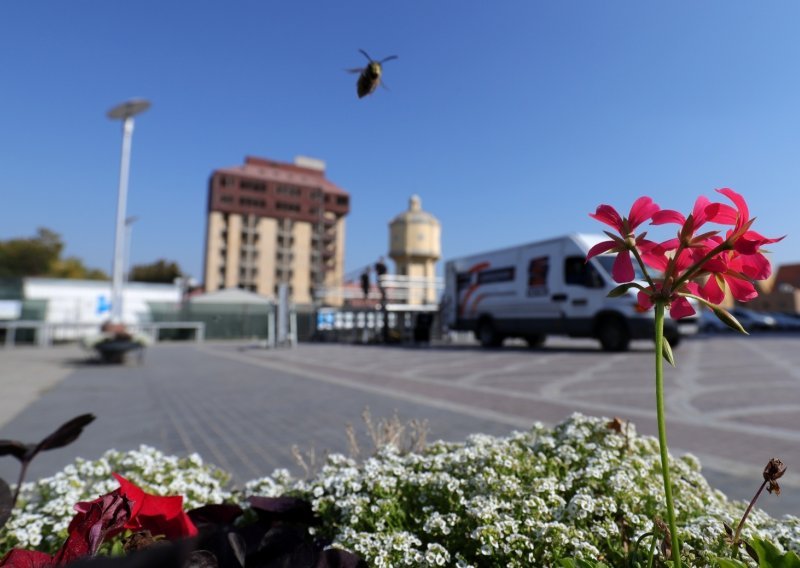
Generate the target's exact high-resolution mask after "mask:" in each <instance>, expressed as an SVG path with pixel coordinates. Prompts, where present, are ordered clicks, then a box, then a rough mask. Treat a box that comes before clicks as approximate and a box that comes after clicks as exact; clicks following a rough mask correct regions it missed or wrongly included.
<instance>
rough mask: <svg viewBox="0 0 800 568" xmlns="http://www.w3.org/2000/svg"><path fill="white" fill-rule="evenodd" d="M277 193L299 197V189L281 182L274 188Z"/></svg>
mask: <svg viewBox="0 0 800 568" xmlns="http://www.w3.org/2000/svg"><path fill="white" fill-rule="evenodd" d="M275 191H276V192H277V194H278V195H291V196H292V197H300V193H301V190H300V188H299V187H297V186H295V185H285V184H281V185H279V186H278V187H277V189H276V190H275Z"/></svg>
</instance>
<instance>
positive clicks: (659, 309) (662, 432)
mask: <svg viewBox="0 0 800 568" xmlns="http://www.w3.org/2000/svg"><path fill="white" fill-rule="evenodd" d="M664 309H665V302H664V301H663V300H657V301H656V303H655V312H656V317H655V327H656V415H657V419H658V447H659V449H660V450H661V475H662V477H663V478H664V496H665V497H666V499H667V520H668V521H669V531H670V533H672V534H671V538H672V559H673V561H674V566H675V568H681V544H680V540H679V538H678V526H677V524H676V523H675V507H674V505H673V502H672V483H671V482H670V479H669V453H668V451H667V423H666V419H665V416H664V355H663V353H664V351H663V349H664Z"/></svg>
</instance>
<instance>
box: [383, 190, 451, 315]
mask: <svg viewBox="0 0 800 568" xmlns="http://www.w3.org/2000/svg"><path fill="white" fill-rule="evenodd" d="M441 233H442V230H441V226H440V224H439V221H438V219H436V217H434V216H433V215H431V214H430V213H428V212H427V211H423V210H422V201H421V200H420V198H419V196H418V195H412V196H411V198H410V199H409V200H408V211H404V212H403V213H400V214H399V215H398V216H397V217H395V218H394V219H393V220H392V221H391V223H389V256H390V257H391V259H392V260H394V262H395V273H396V274H397V275H398V276H406V277H408V281H409V289H408V292H409V295H408V303H409V304H412V305H419V304H434V303H436V286H435V278H436V261H437V260H439V257H440V256H441V251H442V246H441Z"/></svg>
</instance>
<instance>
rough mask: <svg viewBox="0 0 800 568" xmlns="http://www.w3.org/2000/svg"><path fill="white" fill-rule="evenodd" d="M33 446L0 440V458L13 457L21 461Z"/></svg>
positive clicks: (15, 441)
mask: <svg viewBox="0 0 800 568" xmlns="http://www.w3.org/2000/svg"><path fill="white" fill-rule="evenodd" d="M33 448H34V446H32V445H29V444H23V443H22V442H18V441H17V440H0V456H14V457H15V458H17V459H18V460H19V461H23V460H24V459H25V456H27V455H28V452H30V451H31V450H32V449H33Z"/></svg>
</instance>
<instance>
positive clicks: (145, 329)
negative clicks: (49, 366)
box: [0, 320, 206, 347]
mask: <svg viewBox="0 0 800 568" xmlns="http://www.w3.org/2000/svg"><path fill="white" fill-rule="evenodd" d="M127 327H128V329H129V330H130V331H132V332H134V333H135V332H140V333H143V334H145V335H147V336H148V337H149V338H150V339H151V340H152V341H153V342H154V343H155V342H158V341H159V331H160V330H162V329H188V330H192V331H194V340H195V341H196V342H198V343H201V342H203V341H205V334H206V324H205V323H203V322H200V321H169V322H153V323H141V324H133V325H129V326H127ZM0 329H4V330H5V331H6V337H5V341H4V345H5V347H14V345H16V336H17V330H20V329H21V330H32V331H33V333H34V344H35V345H38V346H40V347H47V346H50V345H52V344H53V341H54V340H56V341H57V340H72V341H74V340H78V339H81V338H83V337H85V336H87V335H89V334H90V333H91V332H97V331H99V330H100V326H99V325H98V324H96V323H85V322H46V321H35V320H12V321H0Z"/></svg>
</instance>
